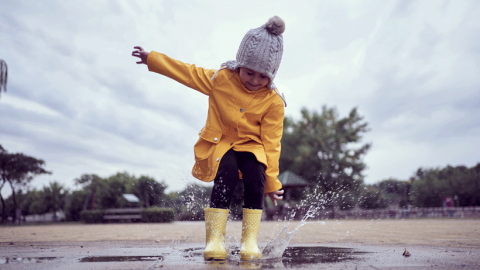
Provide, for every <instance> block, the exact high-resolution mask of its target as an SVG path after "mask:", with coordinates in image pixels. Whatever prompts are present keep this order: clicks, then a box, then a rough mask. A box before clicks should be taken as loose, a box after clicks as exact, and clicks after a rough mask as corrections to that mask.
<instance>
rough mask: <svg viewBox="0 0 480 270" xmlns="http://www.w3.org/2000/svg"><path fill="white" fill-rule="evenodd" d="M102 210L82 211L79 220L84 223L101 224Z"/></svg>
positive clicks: (103, 213)
mask: <svg viewBox="0 0 480 270" xmlns="http://www.w3.org/2000/svg"><path fill="white" fill-rule="evenodd" d="M104 215H105V212H104V210H84V211H82V212H80V219H81V220H82V221H83V222H85V223H102V222H103V216H104Z"/></svg>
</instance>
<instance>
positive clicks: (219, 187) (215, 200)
mask: <svg viewBox="0 0 480 270" xmlns="http://www.w3.org/2000/svg"><path fill="white" fill-rule="evenodd" d="M238 170H240V171H241V172H242V175H243V184H244V187H245V193H244V205H243V208H248V209H263V195H264V191H265V179H266V176H265V168H264V166H263V164H262V163H260V162H258V161H257V158H256V157H255V155H254V154H253V153H250V152H235V151H233V149H230V150H228V152H227V153H225V155H224V156H223V157H222V161H220V165H219V167H218V172H217V176H216V177H215V180H214V182H213V190H212V196H211V197H210V207H211V208H221V209H228V208H230V201H231V199H232V195H233V192H234V191H235V187H236V186H237V183H238V180H239V176H238Z"/></svg>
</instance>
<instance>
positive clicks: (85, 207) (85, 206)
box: [82, 195, 90, 210]
mask: <svg viewBox="0 0 480 270" xmlns="http://www.w3.org/2000/svg"><path fill="white" fill-rule="evenodd" d="M89 198H90V196H88V195H87V196H85V201H84V202H83V209H82V210H87V205H88V199H89Z"/></svg>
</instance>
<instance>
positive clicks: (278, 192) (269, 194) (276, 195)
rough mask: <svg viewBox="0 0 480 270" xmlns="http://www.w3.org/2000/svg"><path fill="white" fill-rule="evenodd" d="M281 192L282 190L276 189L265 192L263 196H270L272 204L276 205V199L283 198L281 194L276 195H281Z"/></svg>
mask: <svg viewBox="0 0 480 270" xmlns="http://www.w3.org/2000/svg"><path fill="white" fill-rule="evenodd" d="M282 194H283V190H277V191H274V192H270V193H265V196H264V197H267V196H268V197H270V199H271V200H272V202H273V204H274V205H275V206H277V201H281V200H282V199H283V196H278V195H282Z"/></svg>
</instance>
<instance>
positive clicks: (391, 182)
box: [378, 178, 411, 207]
mask: <svg viewBox="0 0 480 270" xmlns="http://www.w3.org/2000/svg"><path fill="white" fill-rule="evenodd" d="M378 185H379V188H380V191H381V192H382V193H383V194H384V195H385V198H386V200H387V202H388V204H398V205H399V206H400V207H406V206H407V205H408V204H409V198H410V191H411V184H410V181H402V180H397V179H392V178H390V179H385V180H383V181H381V182H380V183H379V184H378Z"/></svg>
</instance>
